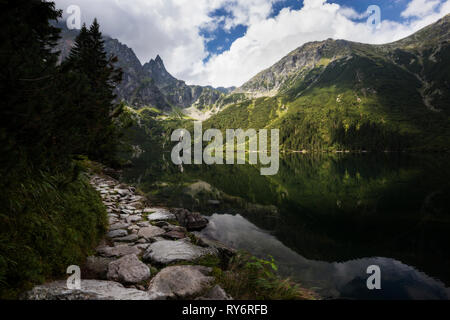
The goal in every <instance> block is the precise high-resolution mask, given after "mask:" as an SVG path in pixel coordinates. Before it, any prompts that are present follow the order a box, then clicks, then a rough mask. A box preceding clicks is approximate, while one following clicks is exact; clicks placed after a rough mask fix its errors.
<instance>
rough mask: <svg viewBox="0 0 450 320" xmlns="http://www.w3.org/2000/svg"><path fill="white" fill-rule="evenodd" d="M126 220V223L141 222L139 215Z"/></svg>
mask: <svg viewBox="0 0 450 320" xmlns="http://www.w3.org/2000/svg"><path fill="white" fill-rule="evenodd" d="M126 220H127V222H128V223H135V222H138V221H141V220H142V217H141V216H139V215H136V216H131V217H128V218H127V219H126Z"/></svg>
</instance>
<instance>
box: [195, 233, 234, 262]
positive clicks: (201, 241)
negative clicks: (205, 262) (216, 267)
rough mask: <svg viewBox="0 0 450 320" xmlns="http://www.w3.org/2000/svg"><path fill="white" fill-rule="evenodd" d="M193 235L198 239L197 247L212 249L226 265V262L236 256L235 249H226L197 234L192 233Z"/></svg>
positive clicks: (221, 244)
mask: <svg viewBox="0 0 450 320" xmlns="http://www.w3.org/2000/svg"><path fill="white" fill-rule="evenodd" d="M194 235H195V236H196V237H197V239H198V245H199V246H201V247H204V248H213V249H215V250H217V252H218V253H219V256H220V258H221V259H222V261H224V262H225V263H228V261H229V260H230V259H231V258H232V257H234V256H235V255H236V254H237V251H236V250H235V249H233V248H231V247H228V246H226V245H225V244H223V243H221V242H219V241H215V240H212V239H208V238H206V237H204V236H202V235H201V234H200V233H198V232H194Z"/></svg>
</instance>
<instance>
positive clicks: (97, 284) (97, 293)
mask: <svg viewBox="0 0 450 320" xmlns="http://www.w3.org/2000/svg"><path fill="white" fill-rule="evenodd" d="M23 299H24V300H150V295H149V294H148V293H146V292H143V291H139V290H136V289H126V288H125V287H124V286H123V285H121V284H120V283H116V282H112V281H99V280H82V281H81V290H69V289H67V283H66V281H56V282H52V283H49V284H45V285H42V286H37V287H34V288H33V289H32V290H31V291H28V292H27V293H25V295H24V297H23Z"/></svg>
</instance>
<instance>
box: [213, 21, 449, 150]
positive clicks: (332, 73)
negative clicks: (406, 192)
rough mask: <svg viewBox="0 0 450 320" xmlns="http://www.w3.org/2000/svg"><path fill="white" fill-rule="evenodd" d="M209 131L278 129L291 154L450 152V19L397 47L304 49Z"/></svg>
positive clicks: (319, 45)
mask: <svg viewBox="0 0 450 320" xmlns="http://www.w3.org/2000/svg"><path fill="white" fill-rule="evenodd" d="M225 99H227V100H229V101H234V103H232V104H230V105H229V106H227V107H226V108H224V109H223V110H222V111H221V112H220V113H218V114H216V115H214V116H213V117H212V118H210V119H209V120H208V121H206V125H207V126H208V127H214V128H221V129H225V128H243V129H245V128H279V129H280V131H281V132H280V139H281V144H282V147H283V148H284V149H285V150H374V149H375V150H443V149H445V150H449V149H450V122H449V116H450V15H447V16H445V17H444V18H442V19H441V20H439V21H437V22H436V23H434V24H432V25H430V26H428V27H426V28H424V29H422V30H420V31H418V32H417V33H415V34H413V35H411V36H409V37H407V38H405V39H403V40H400V41H397V42H394V43H389V44H385V45H369V44H363V43H356V42H351V41H345V40H332V39H328V40H325V41H319V42H311V43H306V44H304V45H303V46H301V47H299V48H298V49H296V50H294V51H292V52H291V53H289V54H288V55H287V56H286V57H284V58H283V59H281V60H280V61H279V62H277V63H276V64H275V65H273V66H272V67H270V68H268V69H266V70H264V71H262V72H260V73H259V74H257V75H256V76H255V77H253V78H252V79H251V80H249V81H248V82H247V83H245V84H244V85H243V86H241V87H240V88H238V89H236V90H235V91H234V92H233V93H232V94H230V95H229V96H227V97H226V98H225Z"/></svg>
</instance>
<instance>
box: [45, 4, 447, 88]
mask: <svg viewBox="0 0 450 320" xmlns="http://www.w3.org/2000/svg"><path fill="white" fill-rule="evenodd" d="M54 1H55V2H56V5H57V8H59V9H62V10H64V11H65V10H66V9H67V8H68V7H69V6H70V5H77V6H79V7H80V10H81V20H82V22H86V23H88V24H89V23H91V22H92V20H93V19H94V17H96V18H98V20H99V22H100V26H101V29H102V31H103V32H104V33H105V34H108V35H110V36H112V37H114V38H116V39H118V40H119V41H121V42H122V43H124V44H126V45H127V46H129V47H130V48H132V49H133V50H134V52H135V53H136V55H137V57H138V58H139V60H140V61H141V63H143V64H144V63H146V62H148V61H149V60H150V59H154V58H155V57H156V56H157V55H160V56H161V57H162V59H163V60H164V63H165V65H166V67H167V70H168V71H169V72H170V73H172V74H173V75H174V76H175V77H177V78H179V79H182V80H185V81H186V82H187V83H189V84H199V85H212V86H215V87H218V86H224V87H228V86H240V85H242V84H243V83H244V82H246V81H248V80H249V79H250V78H251V77H253V76H254V75H256V74H257V73H258V72H260V71H262V70H263V69H265V68H268V67H270V66H271V65H273V64H274V63H276V62H277V61H279V60H280V59H281V58H282V57H284V56H285V55H287V54H288V53H289V52H291V51H292V50H294V49H296V48H298V47H300V46H302V45H303V44H305V43H307V42H310V41H321V40H325V39H328V38H333V39H345V40H349V41H357V42H364V43H371V44H382V43H388V42H392V41H396V40H399V39H401V38H404V37H406V36H409V35H411V34H412V33H414V32H416V31H418V30H420V29H421V28H423V27H425V26H427V25H429V24H431V23H434V22H436V21H437V20H438V19H439V18H442V17H443V16H444V15H446V14H449V13H450V0H114V1H112V0H54ZM370 5H378V6H379V7H380V9H381V23H380V24H379V28H376V29H375V28H371V27H370V26H368V25H367V23H366V21H367V15H366V16H365V17H364V16H363V14H364V13H365V12H366V11H367V8H368V7H369V6H370ZM66 17H67V14H66Z"/></svg>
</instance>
